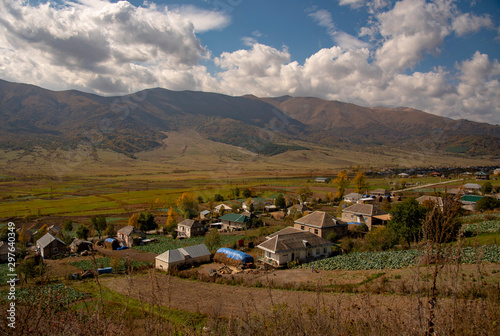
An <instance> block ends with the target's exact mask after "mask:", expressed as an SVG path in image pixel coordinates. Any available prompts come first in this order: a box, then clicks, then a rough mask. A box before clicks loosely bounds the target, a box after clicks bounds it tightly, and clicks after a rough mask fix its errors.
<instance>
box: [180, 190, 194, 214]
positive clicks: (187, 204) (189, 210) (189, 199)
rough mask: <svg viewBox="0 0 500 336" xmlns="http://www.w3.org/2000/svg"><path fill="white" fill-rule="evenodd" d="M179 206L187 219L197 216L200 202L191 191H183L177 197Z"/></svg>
mask: <svg viewBox="0 0 500 336" xmlns="http://www.w3.org/2000/svg"><path fill="white" fill-rule="evenodd" d="M177 208H178V209H179V211H180V212H181V214H182V216H183V217H184V218H186V219H190V218H193V217H195V216H196V215H197V214H198V203H197V202H196V197H195V195H194V194H191V193H183V194H182V195H181V197H179V198H178V199H177Z"/></svg>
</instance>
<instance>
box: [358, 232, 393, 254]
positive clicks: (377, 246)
mask: <svg viewBox="0 0 500 336" xmlns="http://www.w3.org/2000/svg"><path fill="white" fill-rule="evenodd" d="M365 240H366V242H367V244H368V247H369V248H370V249H371V250H382V251H386V250H388V249H390V248H392V247H393V246H394V245H396V243H397V242H398V238H397V236H396V235H395V234H394V232H393V231H391V230H389V229H388V228H387V227H385V226H381V227H376V228H374V229H373V230H371V231H370V232H368V233H367V234H366V235H365Z"/></svg>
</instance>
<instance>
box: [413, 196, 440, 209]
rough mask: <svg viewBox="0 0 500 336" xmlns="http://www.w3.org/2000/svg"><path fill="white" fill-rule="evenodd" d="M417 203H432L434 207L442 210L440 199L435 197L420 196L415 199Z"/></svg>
mask: <svg viewBox="0 0 500 336" xmlns="http://www.w3.org/2000/svg"><path fill="white" fill-rule="evenodd" d="M417 202H418V203H419V204H424V205H425V204H426V203H431V202H432V203H434V204H435V205H436V206H438V207H440V208H443V206H444V202H443V198H442V197H437V196H425V195H424V196H420V197H419V198H417Z"/></svg>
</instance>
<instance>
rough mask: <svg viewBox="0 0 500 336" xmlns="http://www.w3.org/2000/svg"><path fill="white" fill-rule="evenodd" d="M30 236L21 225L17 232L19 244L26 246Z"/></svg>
mask: <svg viewBox="0 0 500 336" xmlns="http://www.w3.org/2000/svg"><path fill="white" fill-rule="evenodd" d="M29 239H30V236H29V235H28V232H27V230H26V226H25V225H23V227H22V228H21V231H19V237H18V240H19V242H20V243H22V244H24V245H26V244H27V243H28V242H29Z"/></svg>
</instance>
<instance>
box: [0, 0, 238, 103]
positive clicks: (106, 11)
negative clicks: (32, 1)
mask: <svg viewBox="0 0 500 336" xmlns="http://www.w3.org/2000/svg"><path fill="white" fill-rule="evenodd" d="M1 6H2V8H3V9H4V10H3V13H2V16H1V18H0V26H1V27H3V30H4V33H2V34H1V35H0V48H1V49H0V59H1V60H3V61H2V63H0V69H2V73H3V74H4V78H5V79H12V80H18V79H19V78H33V76H29V77H28V76H24V75H25V74H27V73H30V72H31V73H35V74H36V76H34V78H33V79H32V82H33V83H34V84H40V85H44V86H47V84H49V85H52V88H56V89H57V88H65V87H67V86H73V87H74V86H76V87H77V88H80V89H86V90H89V89H91V90H94V91H96V92H99V93H105V94H110V93H121V92H123V91H133V90H137V89H142V88H144V87H146V86H147V85H148V84H152V83H155V82H158V83H167V82H170V80H169V79H165V78H160V77H158V75H159V74H162V73H164V74H169V75H170V76H172V77H173V78H177V79H179V80H180V81H179V82H176V86H181V87H182V86H183V84H182V83H185V84H186V85H188V84H191V83H192V82H193V81H194V82H197V80H196V79H194V78H192V79H189V76H190V74H193V73H198V72H199V62H200V61H201V60H202V59H204V58H207V57H209V52H208V50H206V49H205V48H204V47H203V46H202V45H201V43H200V41H199V39H198V37H197V36H196V35H195V32H196V31H199V32H203V31H206V30H210V29H218V28H221V27H224V26H225V25H227V24H228V22H229V21H228V18H227V16H226V15H225V14H219V13H216V12H214V11H204V10H199V9H195V8H194V7H190V6H186V7H181V8H178V9H176V10H169V9H168V8H167V7H164V8H157V7H156V6H155V5H154V4H153V5H148V6H146V7H134V6H133V5H131V4H130V3H129V2H126V1H120V2H117V3H110V2H107V1H100V0H84V1H80V2H79V3H76V2H64V3H62V4H53V3H42V4H39V5H37V6H32V5H29V4H26V3H25V2H21V1H9V0H1ZM96 74H99V75H96ZM138 79H140V80H143V81H138ZM186 88H188V87H186Z"/></svg>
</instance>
